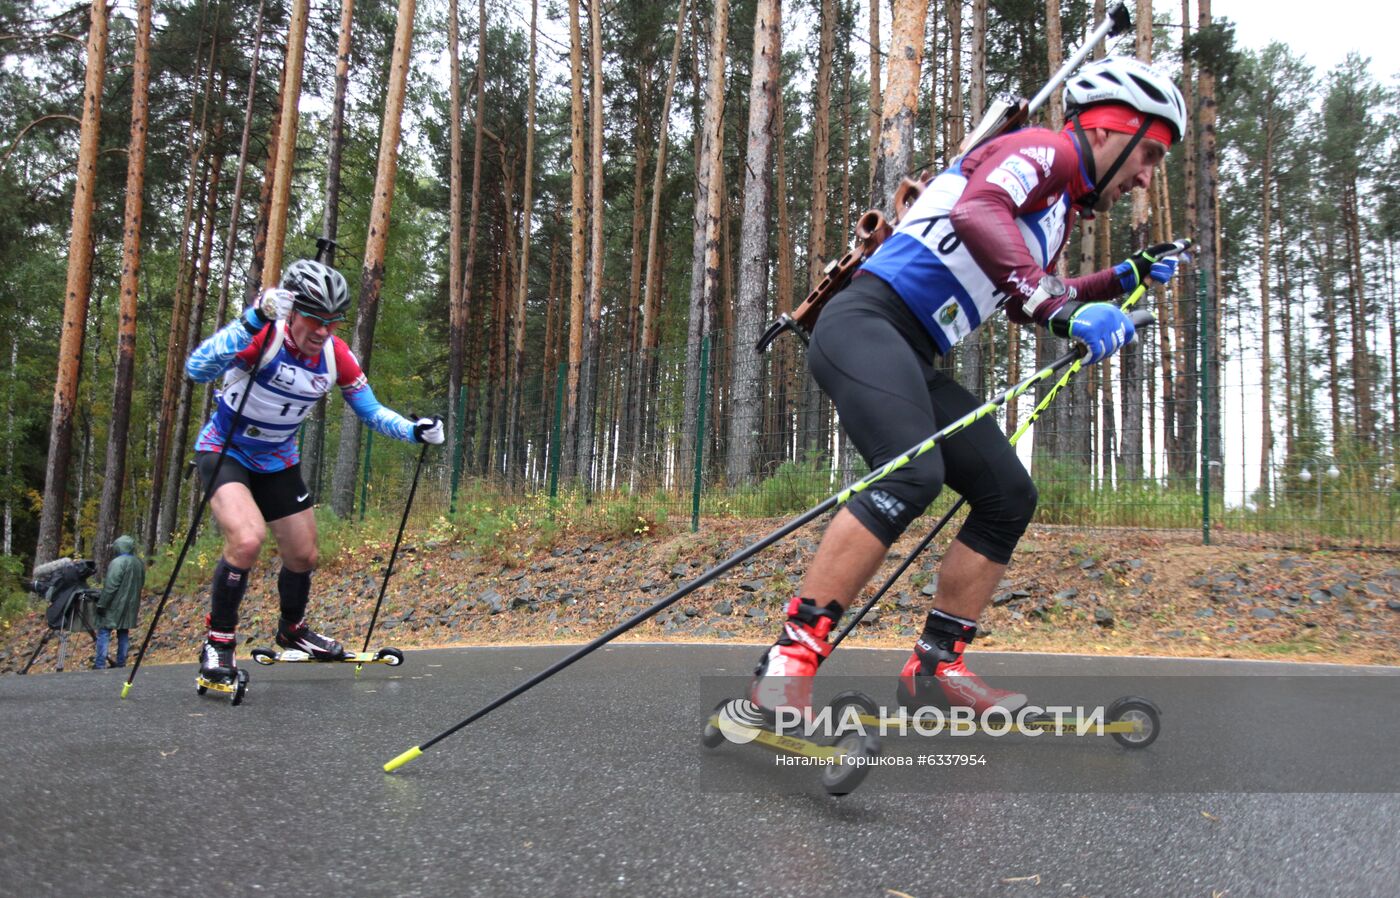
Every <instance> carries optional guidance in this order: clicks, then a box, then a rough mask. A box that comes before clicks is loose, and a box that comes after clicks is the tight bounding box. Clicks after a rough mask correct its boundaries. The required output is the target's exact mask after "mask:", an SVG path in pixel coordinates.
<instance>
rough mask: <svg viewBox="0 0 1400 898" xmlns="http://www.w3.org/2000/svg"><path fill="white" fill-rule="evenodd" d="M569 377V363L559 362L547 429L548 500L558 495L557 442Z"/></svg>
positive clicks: (559, 448)
mask: <svg viewBox="0 0 1400 898" xmlns="http://www.w3.org/2000/svg"><path fill="white" fill-rule="evenodd" d="M568 376H569V363H568V362H560V363H559V370H558V371H557V372H555V377H554V379H555V385H554V425H553V426H552V427H550V429H549V498H550V500H551V501H552V500H554V499H555V498H556V497H558V495H559V456H560V455H561V454H562V453H561V450H562V449H563V447H562V446H560V445H559V441H560V440H562V439H563V437H562V436H561V432H562V431H563V429H564V423H563V422H564V381H565V379H566V378H567V377H568Z"/></svg>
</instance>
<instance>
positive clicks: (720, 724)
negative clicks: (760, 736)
mask: <svg viewBox="0 0 1400 898" xmlns="http://www.w3.org/2000/svg"><path fill="white" fill-rule="evenodd" d="M768 723H769V720H768V718H767V717H766V716H765V715H764V714H763V709H762V708H760V707H759V706H758V705H755V704H754V703H753V702H750V701H748V700H747V699H742V698H736V699H726V700H724V701H722V702H720V703H719V704H717V705H715V709H714V711H712V712H710V716H709V717H707V718H706V719H705V728H704V729H703V730H702V731H701V733H700V744H701V745H703V746H705V747H706V748H719V747H720V746H721V745H723V744H724V743H725V742H726V741H730V742H734V743H736V744H743V743H746V742H750V741H752V737H751V734H750V732H749V730H750V729H754V730H759V729H766V728H767V724H768ZM726 728H727V729H728V730H729V735H727V736H726V735H725V729H726Z"/></svg>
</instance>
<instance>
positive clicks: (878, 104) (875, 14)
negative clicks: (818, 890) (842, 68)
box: [778, 0, 960, 206]
mask: <svg viewBox="0 0 1400 898" xmlns="http://www.w3.org/2000/svg"><path fill="white" fill-rule="evenodd" d="M949 2H950V3H953V2H960V0H949ZM869 44H870V109H869V111H868V113H867V115H866V120H867V122H868V124H869V126H870V179H869V183H867V184H866V185H865V197H866V204H867V205H869V206H874V205H876V198H875V175H876V166H875V158H876V157H877V156H879V155H880V113H881V111H882V110H883V108H884V100H883V98H882V96H881V90H880V0H870V35H869ZM778 136H779V140H781V138H782V133H781V132H779V135H778ZM779 205H782V203H781V202H780V203H779Z"/></svg>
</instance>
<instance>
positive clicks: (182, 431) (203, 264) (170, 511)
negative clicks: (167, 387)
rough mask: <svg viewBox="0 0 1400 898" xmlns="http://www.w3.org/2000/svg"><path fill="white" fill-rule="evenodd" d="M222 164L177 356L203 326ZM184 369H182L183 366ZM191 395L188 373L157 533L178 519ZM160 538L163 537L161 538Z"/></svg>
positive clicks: (208, 200)
mask: <svg viewBox="0 0 1400 898" xmlns="http://www.w3.org/2000/svg"><path fill="white" fill-rule="evenodd" d="M221 136H222V128H221V127H220V128H216V131H215V136H214V142H215V144H217V143H218V142H219V139H220V137H221ZM222 165H223V157H222V156H220V155H215V156H214V157H213V158H212V159H211V160H210V164H209V176H208V186H207V188H206V194H205V200H204V213H203V215H201V217H200V218H201V221H202V223H203V235H202V236H200V237H199V238H198V240H197V242H196V246H197V247H198V252H199V262H198V267H197V268H196V266H195V264H194V263H193V262H192V263H191V269H190V276H191V278H192V279H193V281H194V283H193V284H192V285H191V291H190V292H191V304H192V306H193V308H192V309H191V312H190V315H189V318H188V320H187V321H186V327H185V339H184V345H183V346H182V347H181V352H180V357H181V358H184V357H185V356H187V355H189V353H190V351H191V350H192V349H193V347H194V346H195V341H196V340H197V339H198V338H199V334H200V332H201V330H202V327H203V321H204V305H205V300H206V299H207V297H208V294H209V260H210V256H211V254H212V252H213V249H214V218H215V215H216V213H217V211H218V199H219V169H220V168H221V167H222ZM182 371H183V369H182ZM193 398H194V382H193V381H191V380H190V379H189V378H188V377H181V378H180V395H179V398H178V399H177V400H176V407H175V429H174V431H173V433H172V436H173V440H172V446H171V452H170V460H169V462H168V463H167V466H166V475H165V489H164V491H163V495H162V498H161V503H160V504H161V509H160V513H161V517H162V518H165V519H166V520H167V522H168V524H169V526H168V527H161V526H157V533H161V532H165V533H169V532H170V530H173V529H174V527H175V524H176V522H177V521H178V520H179V515H178V514H177V509H178V508H179V507H180V483H181V480H182V477H183V475H184V474H185V473H186V469H185V465H184V461H185V450H186V449H187V448H188V445H189V430H190V427H189V425H190V404H191V401H192V400H193ZM162 541H163V540H162Z"/></svg>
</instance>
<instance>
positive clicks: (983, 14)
mask: <svg viewBox="0 0 1400 898" xmlns="http://www.w3.org/2000/svg"><path fill="white" fill-rule="evenodd" d="M969 76H970V81H971V84H970V88H971V89H970V90H969V92H968V99H969V102H970V104H971V106H972V115H973V117H974V118H976V119H980V118H981V116H982V115H983V114H984V113H985V112H986V109H987V0H972V71H971V72H970V73H969ZM891 190H893V187H891ZM990 326H991V323H990V322H988V323H987V324H984V325H983V326H982V328H981V330H982V331H985V330H986V329H987V328H989V327H990ZM981 335H982V334H981V332H980V331H979V332H978V333H974V334H973V335H972V336H970V337H968V338H967V339H965V340H963V341H962V342H961V343H959V344H958V349H957V378H958V382H959V383H961V384H962V385H963V386H964V387H966V388H967V390H968V392H970V393H972V395H973V396H978V397H980V396H983V395H985V394H986V392H987V371H986V369H987V362H988V361H990V360H989V359H988V358H987V355H986V353H985V352H983V346H982V340H980V339H978V338H979V337H980V336H981Z"/></svg>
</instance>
